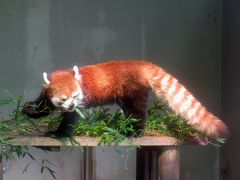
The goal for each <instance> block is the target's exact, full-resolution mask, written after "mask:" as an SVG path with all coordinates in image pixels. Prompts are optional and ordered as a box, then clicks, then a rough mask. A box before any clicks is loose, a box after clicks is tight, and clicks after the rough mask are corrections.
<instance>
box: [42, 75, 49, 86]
mask: <svg viewBox="0 0 240 180" xmlns="http://www.w3.org/2000/svg"><path fill="white" fill-rule="evenodd" d="M43 79H44V81H45V83H46V84H50V81H49V80H48V78H47V73H46V72H44V73H43Z"/></svg>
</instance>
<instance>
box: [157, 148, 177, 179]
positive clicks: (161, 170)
mask: <svg viewBox="0 0 240 180" xmlns="http://www.w3.org/2000/svg"><path fill="white" fill-rule="evenodd" d="M158 179H160V180H179V179H180V167H179V150H178V147H177V146H166V147H162V148H161V152H160V153H159V156H158Z"/></svg>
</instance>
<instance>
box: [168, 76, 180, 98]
mask: <svg viewBox="0 0 240 180" xmlns="http://www.w3.org/2000/svg"><path fill="white" fill-rule="evenodd" d="M177 83H178V81H177V80H176V79H175V78H173V79H172V82H171V85H170V88H169V89H168V95H169V96H172V95H173V94H174V92H175V91H176V89H177V88H176V86H177Z"/></svg>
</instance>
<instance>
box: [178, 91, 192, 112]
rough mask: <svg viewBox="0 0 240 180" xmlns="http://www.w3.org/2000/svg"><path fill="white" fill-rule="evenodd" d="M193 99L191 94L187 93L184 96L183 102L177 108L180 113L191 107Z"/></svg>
mask: <svg viewBox="0 0 240 180" xmlns="http://www.w3.org/2000/svg"><path fill="white" fill-rule="evenodd" d="M193 99H194V98H193V96H192V95H189V96H188V97H187V98H186V100H185V102H183V103H182V105H181V106H180V109H179V111H180V113H183V112H185V111H186V110H187V109H189V108H190V107H191V105H192V103H193Z"/></svg>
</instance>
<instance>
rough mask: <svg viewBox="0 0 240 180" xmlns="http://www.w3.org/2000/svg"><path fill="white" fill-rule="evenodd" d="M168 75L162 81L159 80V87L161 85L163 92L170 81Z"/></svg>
mask: <svg viewBox="0 0 240 180" xmlns="http://www.w3.org/2000/svg"><path fill="white" fill-rule="evenodd" d="M170 77H171V76H170V75H169V74H166V75H165V76H164V77H163V78H162V80H161V85H162V90H163V91H166V90H167V89H168V85H169V83H168V82H169V79H170Z"/></svg>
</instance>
